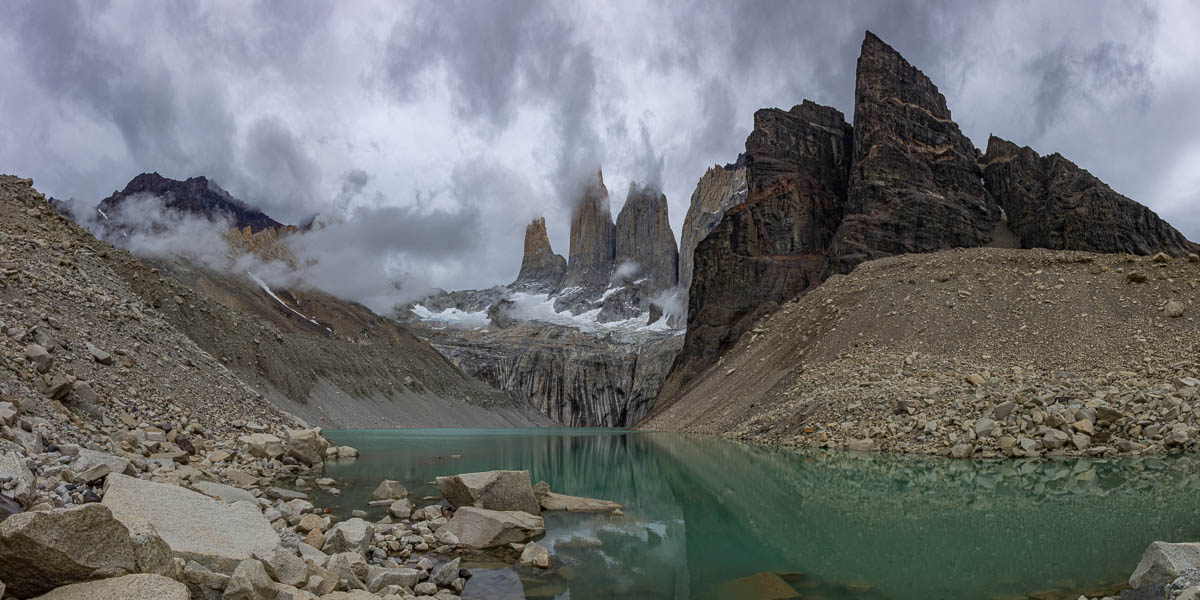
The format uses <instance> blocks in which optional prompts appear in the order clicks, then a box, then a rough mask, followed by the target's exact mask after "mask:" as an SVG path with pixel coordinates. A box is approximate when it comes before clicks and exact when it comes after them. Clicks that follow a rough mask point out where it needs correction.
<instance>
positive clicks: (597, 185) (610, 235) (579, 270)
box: [562, 172, 616, 290]
mask: <svg viewBox="0 0 1200 600" xmlns="http://www.w3.org/2000/svg"><path fill="white" fill-rule="evenodd" d="M567 256H568V259H567V273H566V275H565V276H564V277H563V283H562V285H563V287H580V288H583V289H585V290H603V289H605V288H606V287H608V281H609V278H610V277H611V276H612V272H613V268H614V258H615V256H616V226H615V225H614V224H613V221H612V208H611V207H610V205H609V203H608V188H606V187H604V175H603V174H602V173H600V172H597V173H596V177H595V179H593V180H591V181H589V182H587V183H586V184H585V185H584V187H583V189H582V190H581V192H580V198H579V203H578V204H576V205H575V210H574V211H573V213H572V215H571V248H570V252H569V254H568V255H567Z"/></svg>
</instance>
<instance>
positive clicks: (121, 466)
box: [71, 448, 136, 475]
mask: <svg viewBox="0 0 1200 600" xmlns="http://www.w3.org/2000/svg"><path fill="white" fill-rule="evenodd" d="M98 464H105V465H108V469H109V471H110V472H112V473H121V474H123V475H129V474H130V473H132V472H133V471H135V470H136V469H134V468H133V467H132V465H131V464H130V462H129V460H128V459H125V458H121V457H120V456H116V455H113V454H109V453H107V452H100V451H98V450H89V449H87V448H78V458H76V459H75V464H74V465H73V466H72V467H71V468H72V469H73V470H75V471H76V472H79V471H86V470H88V469H90V468H92V467H93V466H95V465H98Z"/></svg>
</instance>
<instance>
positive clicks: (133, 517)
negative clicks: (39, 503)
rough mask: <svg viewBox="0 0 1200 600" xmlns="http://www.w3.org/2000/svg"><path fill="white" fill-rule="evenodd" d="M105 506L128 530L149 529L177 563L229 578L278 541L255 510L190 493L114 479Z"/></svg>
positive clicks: (110, 478)
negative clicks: (188, 563) (191, 563)
mask: <svg viewBox="0 0 1200 600" xmlns="http://www.w3.org/2000/svg"><path fill="white" fill-rule="evenodd" d="M104 490H105V491H104V501H103V504H104V506H106V507H108V508H109V509H111V510H112V514H113V516H115V517H116V518H117V519H118V520H120V521H121V522H122V523H125V524H126V525H128V526H130V527H134V526H137V525H139V524H141V523H149V524H150V525H153V526H154V529H155V530H156V531H157V532H158V535H160V536H161V537H162V539H163V541H165V542H166V543H167V545H168V546H170V547H171V552H172V554H173V555H174V556H175V557H176V558H182V559H183V560H184V561H196V562H197V563H198V564H200V565H202V566H204V567H205V568H207V569H210V570H212V571H216V572H218V573H224V574H229V573H232V572H233V570H234V569H235V568H237V565H238V564H239V563H240V562H241V561H243V560H245V559H247V558H251V557H252V556H253V555H254V553H255V552H270V551H271V550H272V549H274V548H275V546H276V545H278V544H279V535H278V534H277V533H275V530H274V529H273V528H272V527H271V524H270V523H268V522H267V520H266V519H265V518H263V516H262V513H261V512H259V509H258V508H257V506H256V505H253V504H251V503H248V502H235V503H233V504H226V503H224V502H222V501H220V500H214V499H212V498H209V497H208V496H205V495H204V494H201V493H199V492H194V491H192V490H189V489H185V488H182V487H179V486H177V485H170V484H165V483H154V482H151V481H145V480H142V479H136V478H133V477H127V476H124V475H118V474H115V473H114V474H112V475H109V476H108V478H107V479H106V480H105V484H104Z"/></svg>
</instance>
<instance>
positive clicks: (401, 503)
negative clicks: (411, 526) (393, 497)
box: [388, 498, 412, 519]
mask: <svg viewBox="0 0 1200 600" xmlns="http://www.w3.org/2000/svg"><path fill="white" fill-rule="evenodd" d="M388 512H389V513H391V514H392V516H393V517H396V518H397V519H407V518H408V516H409V515H411V514H412V504H410V503H409V501H408V500H405V499H403V498H401V499H400V500H397V501H395V502H393V503H392V504H391V505H390V506H388Z"/></svg>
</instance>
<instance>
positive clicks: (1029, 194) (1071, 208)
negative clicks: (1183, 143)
mask: <svg viewBox="0 0 1200 600" xmlns="http://www.w3.org/2000/svg"><path fill="white" fill-rule="evenodd" d="M983 179H984V182H985V183H986V185H987V190H988V192H989V193H990V194H991V195H992V197H993V198H994V199H995V200H996V202H998V203H999V204H1000V206H1001V207H1002V208H1003V209H1004V212H1005V213H1006V216H1007V218H1008V227H1009V228H1010V229H1011V230H1012V232H1013V234H1014V235H1016V237H1017V239H1018V240H1019V241H1020V244H1021V246H1022V247H1024V248H1052V249H1056V250H1084V251H1088V252H1128V253H1131V254H1143V255H1145V254H1153V253H1156V252H1166V253H1167V254H1171V255H1173V256H1186V255H1187V254H1188V253H1189V252H1192V251H1193V250H1194V247H1195V246H1194V245H1193V244H1191V243H1190V242H1188V241H1187V239H1186V238H1184V237H1183V234H1181V233H1179V231H1177V230H1176V229H1175V228H1174V227H1171V225H1170V224H1168V223H1167V222H1166V221H1163V220H1162V219H1160V218H1159V217H1158V215H1156V214H1154V211H1152V210H1150V209H1149V208H1147V207H1145V206H1143V205H1141V204H1138V203H1137V202H1134V201H1133V200H1130V199H1129V198H1126V197H1125V196H1122V195H1121V194H1118V193H1117V192H1115V191H1113V189H1112V188H1110V187H1108V186H1107V185H1106V184H1105V183H1104V182H1103V181H1100V180H1099V179H1097V178H1096V177H1095V176H1094V175H1092V174H1091V173H1089V172H1087V171H1086V170H1085V169H1081V168H1079V167H1078V166H1076V165H1075V163H1073V162H1071V161H1069V160H1067V159H1066V158H1063V157H1062V156H1061V155H1059V154H1057V153H1055V154H1051V155H1049V156H1044V157H1043V156H1038V153H1037V152H1034V151H1033V149H1032V148H1029V147H1028V146H1026V147H1024V148H1022V147H1019V146H1017V145H1016V144H1014V143H1012V142H1009V141H1007V140H1003V139H1000V138H998V137H996V136H994V135H993V136H991V137H990V138H989V139H988V147H987V154H985V155H984V157H983Z"/></svg>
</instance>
